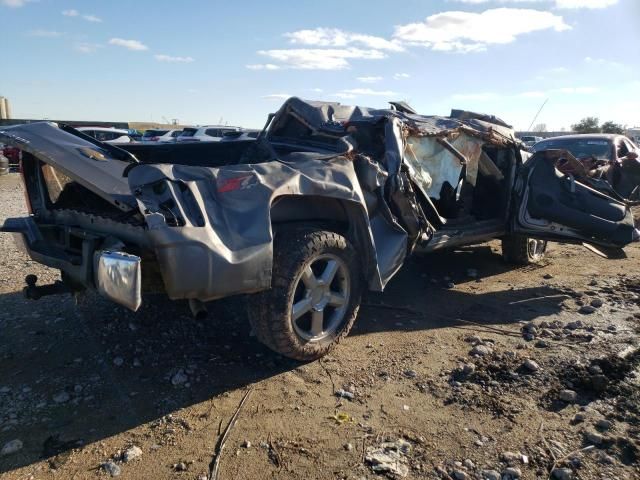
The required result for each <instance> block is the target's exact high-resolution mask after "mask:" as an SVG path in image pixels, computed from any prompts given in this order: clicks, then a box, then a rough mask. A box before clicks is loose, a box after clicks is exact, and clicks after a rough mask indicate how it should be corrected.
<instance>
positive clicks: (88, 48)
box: [73, 42, 102, 53]
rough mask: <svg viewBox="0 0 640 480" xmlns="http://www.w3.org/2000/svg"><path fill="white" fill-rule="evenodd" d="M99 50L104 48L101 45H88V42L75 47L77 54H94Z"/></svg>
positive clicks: (77, 44)
mask: <svg viewBox="0 0 640 480" xmlns="http://www.w3.org/2000/svg"><path fill="white" fill-rule="evenodd" d="M99 48H102V45H99V44H97V43H86V42H81V43H76V44H75V45H74V47H73V49H74V50H75V51H76V52H80V53H93V52H95V51H96V50H98V49H99Z"/></svg>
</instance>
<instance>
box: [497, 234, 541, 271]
mask: <svg viewBox="0 0 640 480" xmlns="http://www.w3.org/2000/svg"><path fill="white" fill-rule="evenodd" d="M530 240H531V239H530V238H529V237H523V236H521V235H509V236H507V237H504V238H503V239H502V258H504V261H505V262H507V263H511V264H514V265H533V264H537V263H540V262H542V260H543V259H544V257H545V254H546V250H547V243H546V242H544V246H543V247H542V252H532V249H531V245H530Z"/></svg>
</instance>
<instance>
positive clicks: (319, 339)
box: [249, 228, 362, 361]
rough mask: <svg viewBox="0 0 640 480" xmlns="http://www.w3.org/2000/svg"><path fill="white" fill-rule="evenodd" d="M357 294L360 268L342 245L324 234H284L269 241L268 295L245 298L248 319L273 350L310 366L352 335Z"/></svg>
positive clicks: (292, 231) (343, 241)
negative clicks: (271, 253)
mask: <svg viewBox="0 0 640 480" xmlns="http://www.w3.org/2000/svg"><path fill="white" fill-rule="evenodd" d="M361 289H362V281H361V272H360V264H359V262H358V259H357V255H356V252H355V250H354V248H353V247H352V246H351V244H350V243H349V242H348V241H347V239H345V238H344V237H343V236H341V235H339V234H337V233H334V232H329V231H324V230H315V229H310V228H291V229H283V230H281V231H280V232H278V234H276V238H275V240H274V258H273V280H272V286H271V289H270V290H266V291H264V292H261V293H259V294H256V295H253V296H252V297H250V298H251V301H250V302H249V318H250V320H251V324H252V326H253V328H254V330H255V333H256V335H257V337H258V339H259V340H260V341H261V342H262V343H264V344H265V345H267V346H268V347H269V348H271V349H272V350H274V351H276V352H278V353H280V354H281V355H284V356H286V357H289V358H293V359H296V360H302V361H310V360H315V359H317V358H320V357H322V356H323V355H325V354H326V353H327V352H329V351H330V350H331V349H332V348H333V347H334V346H335V345H336V344H337V343H338V342H339V341H340V340H341V339H342V338H344V337H345V336H346V335H347V334H348V333H349V330H351V327H352V326H353V323H354V321H355V319H356V315H357V313H358V308H359V306H360V297H361Z"/></svg>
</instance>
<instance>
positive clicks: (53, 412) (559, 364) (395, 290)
mask: <svg viewBox="0 0 640 480" xmlns="http://www.w3.org/2000/svg"><path fill="white" fill-rule="evenodd" d="M24 211H25V206H24V199H23V194H22V189H21V185H20V182H19V178H18V177H17V175H16V174H10V175H8V176H5V177H0V221H2V220H3V219H4V218H6V217H8V216H18V215H22V214H23V212H24ZM639 259H640V248H639V247H638V246H637V245H636V246H633V247H631V248H629V249H628V258H627V259H624V260H615V261H613V260H612V261H607V260H604V259H601V258H599V257H597V256H595V255H594V254H593V253H591V252H589V251H587V250H586V249H584V248H581V247H579V246H569V245H553V246H552V247H551V249H550V251H549V255H548V258H547V260H546V261H545V262H544V264H543V265H541V266H536V267H527V268H520V269H514V268H512V267H510V266H508V265H506V264H504V263H503V262H502V260H501V256H500V244H499V242H491V243H489V244H485V245H480V246H476V247H473V248H464V249H460V250H456V251H454V252H446V253H439V254H433V255H430V256H425V257H415V258H413V259H412V260H411V261H410V262H409V263H408V264H407V265H406V266H405V268H404V269H403V270H402V271H401V272H400V274H399V275H398V276H397V277H396V278H395V279H394V280H393V281H392V282H391V284H390V285H389V286H388V288H387V291H386V292H385V293H384V294H370V295H369V296H368V297H367V298H366V299H365V300H364V302H365V304H364V306H363V307H362V309H361V311H360V315H359V318H358V320H357V322H356V326H355V327H354V330H353V332H352V334H351V335H350V336H349V337H348V338H346V339H345V341H344V342H343V343H342V344H341V345H340V346H339V347H338V348H337V349H336V350H334V351H333V353H332V354H331V355H329V356H328V357H326V358H324V359H323V360H321V361H317V362H313V363H310V364H299V363H296V362H293V361H289V360H287V359H284V358H282V357H279V356H278V355H275V354H273V353H271V352H270V351H269V350H267V349H266V348H264V347H262V346H261V345H260V344H258V343H257V342H256V341H255V339H254V338H253V337H251V336H250V328H249V325H248V322H247V320H246V317H245V316H244V315H243V314H242V311H243V308H242V305H243V302H242V299H231V300H228V301H224V302H218V303H216V304H213V305H211V312H212V315H211V317H212V318H210V319H209V320H207V321H206V322H201V323H199V322H197V321H196V320H194V319H193V318H191V316H190V315H189V313H188V309H187V306H186V305H185V304H182V303H175V304H174V303H171V302H169V301H167V300H165V299H162V298H147V299H146V300H145V305H144V308H142V309H141V311H139V312H138V313H131V312H128V311H126V310H125V309H122V308H120V307H118V306H115V305H114V304H111V303H109V302H107V301H105V300H103V299H101V298H99V297H96V296H88V297H86V298H83V299H81V301H80V304H79V305H77V306H76V305H75V302H74V300H73V299H72V298H70V297H66V296H65V297H63V296H59V297H48V298H45V299H42V300H40V301H38V302H31V301H27V300H25V299H23V297H22V294H21V289H22V286H23V281H24V280H23V279H24V276H25V275H26V274H28V273H35V274H37V275H38V276H39V277H40V282H41V283H48V282H51V281H53V280H55V279H56V278H58V274H57V272H55V271H52V270H48V269H46V268H43V267H42V266H39V265H38V264H36V263H35V262H33V261H31V260H29V259H28V258H27V257H26V256H25V255H24V254H22V253H20V252H19V251H18V250H17V249H16V247H15V246H14V244H13V240H12V238H11V237H10V235H6V234H0V448H4V449H8V450H6V451H5V452H4V453H5V454H4V455H2V456H0V478H2V479H3V480H4V479H7V480H8V479H84V478H88V479H94V478H110V476H111V475H114V474H119V477H120V478H123V479H153V480H164V479H180V480H181V479H189V480H195V479H208V476H209V473H210V470H211V468H212V460H213V458H214V456H215V452H216V446H217V445H218V443H219V440H220V437H221V434H222V432H223V431H224V430H225V427H226V426H227V424H228V423H229V421H230V419H231V418H232V416H233V415H234V413H235V412H236V410H237V408H238V405H239V403H240V401H241V400H242V399H243V398H244V396H245V394H246V392H250V393H249V396H248V397H247V398H246V401H245V403H244V406H243V408H242V409H241V410H240V412H239V414H238V416H237V423H236V424H235V425H234V427H233V428H232V429H230V431H229V435H228V438H227V440H226V442H225V443H224V449H223V450H222V454H221V456H220V457H219V474H218V478H220V479H263V478H265V479H270V478H277V479H354V480H356V479H374V478H385V477H390V478H394V477H402V476H405V475H406V477H405V478H409V479H418V478H419V479H430V478H434V479H435V478H446V479H450V478H453V479H485V478H486V479H500V480H509V479H515V478H522V479H547V478H558V479H571V478H573V479H616V480H618V479H620V480H621V479H636V478H640V466H639V463H640V458H639V457H640V451H639V447H640V381H639V375H638V366H639V365H640V354H639V353H638V343H639V342H638V338H639V333H640V272H639V271H638V260H639ZM336 393H340V394H342V395H344V397H341V396H338V395H337V394H336ZM347 397H349V398H347ZM14 440H18V442H12V441H14ZM20 446H22V448H19V447H20ZM131 447H137V448H131ZM12 450H15V451H13V452H12ZM7 452H12V453H7ZM385 460H386V463H385ZM109 462H111V463H109ZM385 469H386V470H387V471H381V472H376V470H385ZM554 469H555V471H554V473H551V472H552V471H553V470H554Z"/></svg>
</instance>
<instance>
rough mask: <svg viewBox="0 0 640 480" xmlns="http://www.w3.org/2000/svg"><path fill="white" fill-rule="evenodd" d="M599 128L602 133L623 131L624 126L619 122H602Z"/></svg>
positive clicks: (620, 132)
mask: <svg viewBox="0 0 640 480" xmlns="http://www.w3.org/2000/svg"><path fill="white" fill-rule="evenodd" d="M600 129H601V130H602V133H618V134H623V133H624V127H623V126H622V125H620V124H619V123H613V122H604V123H603V124H602V126H601V127H600Z"/></svg>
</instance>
